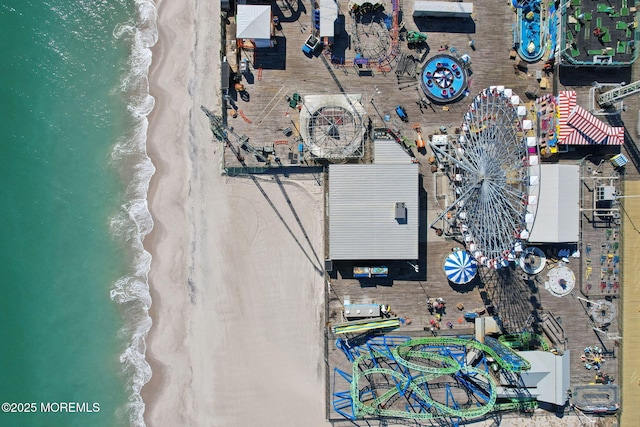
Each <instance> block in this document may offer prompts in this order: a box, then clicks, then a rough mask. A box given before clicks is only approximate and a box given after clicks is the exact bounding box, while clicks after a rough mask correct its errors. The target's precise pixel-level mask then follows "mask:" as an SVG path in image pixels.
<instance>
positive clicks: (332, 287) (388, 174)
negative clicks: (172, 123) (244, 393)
mask: <svg viewBox="0 0 640 427" xmlns="http://www.w3.org/2000/svg"><path fill="white" fill-rule="evenodd" d="M238 3H239V4H235V3H234V2H227V1H223V2H222V10H223V15H224V18H225V19H223V20H222V21H223V25H222V28H221V31H222V33H223V40H225V43H224V44H223V46H222V50H221V53H220V54H221V58H222V79H221V82H220V93H219V94H218V95H219V96H220V99H221V100H222V105H223V107H222V109H220V110H212V109H209V107H208V106H203V107H202V110H203V112H204V113H205V114H206V117H205V115H203V120H209V121H210V123H211V129H212V133H213V141H214V143H217V144H221V147H223V150H224V155H223V156H222V161H221V163H220V165H219V167H220V170H221V173H223V174H226V175H228V176H229V177H230V179H244V177H253V178H254V179H255V178H256V176H260V177H261V179H275V180H277V181H278V182H287V181H290V182H300V181H305V182H306V183H310V184H311V185H318V186H322V188H323V190H324V198H325V200H324V207H325V212H324V242H325V243H324V275H325V279H326V280H325V295H326V304H325V310H324V313H323V319H322V327H323V328H324V332H325V334H324V335H325V337H326V340H325V342H324V346H325V362H326V363H325V365H324V366H323V368H324V370H325V375H326V396H318V398H319V399H320V398H325V399H326V408H327V413H326V416H327V419H328V420H330V421H331V422H332V423H333V424H334V425H336V426H342V425H344V426H346V425H362V426H364V425H374V424H375V425H377V424H376V423H379V424H380V425H391V424H393V423H398V424H411V425H429V426H430V425H464V424H469V423H475V422H481V421H486V422H492V423H493V424H492V425H499V424H500V422H501V421H502V420H506V419H509V420H517V419H519V418H521V417H522V418H527V419H533V420H534V422H536V423H540V424H542V423H548V424H549V425H563V426H564V425H601V426H614V425H621V426H636V425H637V420H638V419H640V408H639V407H638V405H637V404H636V403H637V402H638V400H639V399H640V387H638V384H639V381H640V376H639V375H638V373H637V366H638V363H639V361H638V354H640V349H638V348H637V347H638V346H639V344H638V341H637V340H635V338H634V329H633V325H634V324H636V323H637V321H639V320H640V313H639V312H638V306H639V305H640V300H639V299H638V298H636V297H635V296H634V295H636V294H638V292H636V286H637V285H636V283H635V282H634V277H636V276H637V275H638V274H640V271H638V270H639V269H640V267H638V266H639V265H640V262H639V261H640V259H639V255H640V253H639V251H638V250H639V249H640V248H639V246H640V243H638V242H639V241H640V239H638V238H637V233H639V232H640V230H639V229H638V228H637V227H640V174H639V173H638V171H639V167H640V152H639V151H638V146H637V142H636V141H637V140H638V139H639V138H640V133H639V123H638V117H639V115H640V113H639V107H640V102H639V98H638V95H639V94H640V72H639V71H637V66H636V59H637V57H638V52H640V50H638V49H637V47H638V46H637V43H638V40H639V34H640V32H639V29H638V5H637V3H636V2H635V0H609V1H607V2H598V1H596V0H562V1H557V2H554V1H544V0H514V1H513V2H511V3H508V2H505V1H498V0H486V1H483V2H466V1H465V2H449V1H409V0H379V1H376V0H366V1H365V0H311V1H309V0H304V1H302V0H300V1H295V0H276V1H271V2H266V1H246V2H238ZM554 422H555V423H556V424H553V423H554ZM596 423H597V424H596Z"/></svg>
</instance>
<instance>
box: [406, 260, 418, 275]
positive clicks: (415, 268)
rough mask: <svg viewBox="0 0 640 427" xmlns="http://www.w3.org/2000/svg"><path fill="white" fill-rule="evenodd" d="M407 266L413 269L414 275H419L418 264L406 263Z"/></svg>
mask: <svg viewBox="0 0 640 427" xmlns="http://www.w3.org/2000/svg"><path fill="white" fill-rule="evenodd" d="M407 264H409V265H410V266H411V267H413V269H414V270H415V271H416V273H420V267H419V266H418V264H413V263H411V261H407Z"/></svg>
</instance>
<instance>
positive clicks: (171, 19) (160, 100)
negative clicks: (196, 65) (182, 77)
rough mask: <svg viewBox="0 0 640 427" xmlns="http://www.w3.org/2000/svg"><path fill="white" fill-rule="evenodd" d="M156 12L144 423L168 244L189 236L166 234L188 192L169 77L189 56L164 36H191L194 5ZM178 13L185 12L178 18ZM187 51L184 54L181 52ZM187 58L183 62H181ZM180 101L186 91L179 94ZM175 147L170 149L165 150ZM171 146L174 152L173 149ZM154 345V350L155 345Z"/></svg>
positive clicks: (171, 5)
mask: <svg viewBox="0 0 640 427" xmlns="http://www.w3.org/2000/svg"><path fill="white" fill-rule="evenodd" d="M156 8H157V11H158V18H157V26H158V42H157V43H156V44H155V46H153V48H152V54H153V60H152V63H151V68H150V70H149V90H150V94H151V95H152V96H154V98H155V107H154V109H153V110H152V112H151V113H150V114H149V117H148V118H149V129H148V134H147V151H148V155H149V157H150V158H151V160H152V162H153V164H154V166H155V168H156V172H155V174H154V176H153V177H152V179H151V182H150V185H149V191H148V194H147V200H148V207H149V211H150V212H151V215H152V217H153V220H154V227H153V230H152V231H151V232H150V233H149V234H148V235H147V236H146V238H145V240H144V246H145V248H146V250H147V251H148V252H149V253H150V254H151V255H152V262H151V270H150V271H149V279H148V280H149V292H150V294H151V299H152V304H151V307H150V309H149V315H150V316H151V318H152V320H153V325H152V327H151V330H150V331H149V334H148V336H147V351H146V359H147V363H149V365H150V366H151V371H152V376H151V379H150V380H149V382H147V384H145V386H144V387H143V388H142V391H141V396H142V399H143V402H144V403H145V413H144V418H145V422H146V424H147V425H153V424H155V423H154V422H153V420H154V418H153V414H154V413H155V412H156V409H157V407H158V406H159V405H160V402H161V399H162V394H163V390H164V389H165V386H166V380H165V379H166V376H167V375H168V374H167V373H166V370H167V369H166V368H165V363H164V362H163V361H162V358H161V357H156V353H161V352H162V351H163V347H164V346H165V345H166V343H163V340H162V337H161V336H162V335H163V332H162V329H163V327H164V317H165V316H166V314H165V313H164V312H163V311H164V310H163V308H164V307H163V304H164V302H163V300H162V298H161V297H160V295H161V294H163V293H164V289H166V288H167V287H168V286H170V283H167V282H168V280H167V279H166V277H172V276H174V275H175V274H178V275H180V274H183V272H180V271H179V269H178V271H175V270H174V269H173V267H172V265H175V266H179V265H180V264H182V265H185V264H186V263H185V262H181V261H180V260H179V259H174V262H173V263H172V262H171V261H170V260H168V259H166V258H169V256H167V255H168V254H170V253H171V247H173V246H176V247H181V246H184V245H185V243H186V240H187V239H188V237H189V236H188V233H186V230H184V231H185V232H182V233H175V232H172V233H169V232H168V227H167V225H166V224H169V223H171V224H172V225H173V226H175V225H178V224H181V223H184V222H185V219H184V216H185V212H184V210H183V209H182V208H181V207H180V206H181V205H182V206H184V203H185V202H186V196H187V194H186V193H185V191H184V188H182V187H183V186H184V185H183V182H182V179H184V178H187V177H188V171H187V164H186V161H185V159H184V158H183V157H182V156H181V154H180V152H179V137H178V135H179V130H180V127H181V126H180V115H179V114H174V113H175V107H173V106H172V103H173V101H174V98H175V97H176V96H175V94H179V93H180V92H184V90H183V88H180V87H179V85H180V84H181V83H182V82H181V81H172V77H173V76H174V73H175V71H176V67H177V64H183V63H184V62H188V59H189V58H188V56H186V54H184V53H183V54H182V55H181V52H180V49H177V48H176V46H172V45H171V43H167V41H168V40H172V39H175V38H176V36H179V37H181V38H182V40H185V39H186V40H188V39H189V38H190V36H191V30H192V27H193V26H192V25H191V26H190V25H184V23H185V22H188V21H189V16H191V17H192V15H193V12H194V11H193V10H192V8H190V7H189V3H188V2H186V1H182V2H170V1H165V0H160V1H157V3H156ZM181 15H183V16H184V15H186V16H185V17H184V18H183V20H184V22H181V21H180V17H181ZM185 56H186V57H185ZM169 58H171V59H173V60H175V59H179V61H172V63H169V62H168V59H169ZM185 60H186V61H185ZM180 98H181V99H182V100H183V101H184V100H185V99H186V97H185V96H184V95H182V97H180ZM167 134H174V135H176V140H175V141H173V146H172V147H171V146H168V145H169V144H167V142H168V141H166V139H165V138H166V135H167ZM168 148H173V150H168ZM171 151H173V152H171ZM156 347H158V349H156Z"/></svg>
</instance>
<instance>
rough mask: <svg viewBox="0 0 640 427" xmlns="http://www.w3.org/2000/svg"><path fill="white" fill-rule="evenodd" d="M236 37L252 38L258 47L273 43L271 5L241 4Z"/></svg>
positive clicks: (237, 16)
mask: <svg viewBox="0 0 640 427" xmlns="http://www.w3.org/2000/svg"><path fill="white" fill-rule="evenodd" d="M236 38H238V39H251V40H253V41H254V42H255V44H256V47H268V46H270V45H271V6H269V5H249V4H239V5H238V11H237V14H236Z"/></svg>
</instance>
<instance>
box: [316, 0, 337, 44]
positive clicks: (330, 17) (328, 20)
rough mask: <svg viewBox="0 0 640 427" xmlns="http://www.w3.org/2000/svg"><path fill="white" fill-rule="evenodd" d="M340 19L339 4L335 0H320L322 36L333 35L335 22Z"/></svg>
mask: <svg viewBox="0 0 640 427" xmlns="http://www.w3.org/2000/svg"><path fill="white" fill-rule="evenodd" d="M336 19H338V4H337V3H336V1H335V0H320V37H333V36H334V32H335V29H334V24H335V21H336Z"/></svg>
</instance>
